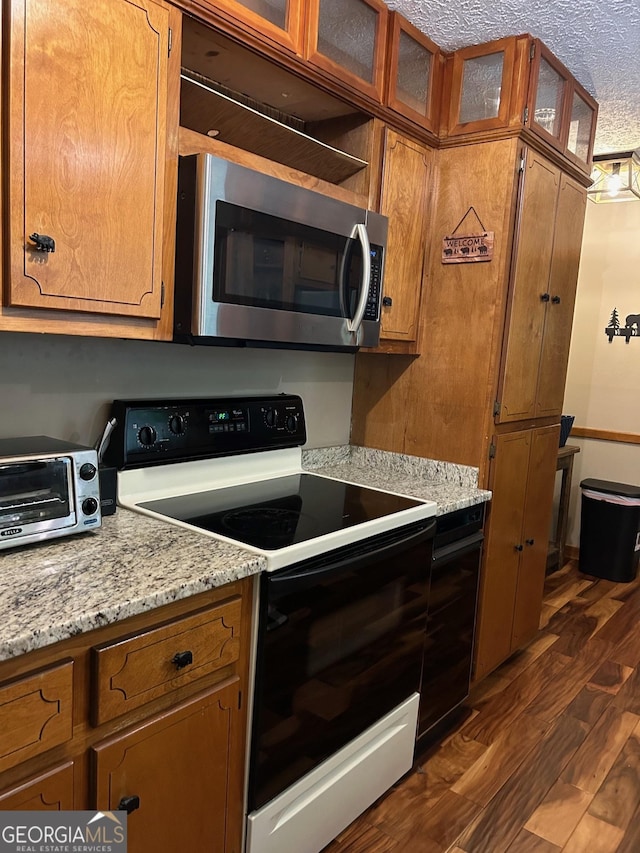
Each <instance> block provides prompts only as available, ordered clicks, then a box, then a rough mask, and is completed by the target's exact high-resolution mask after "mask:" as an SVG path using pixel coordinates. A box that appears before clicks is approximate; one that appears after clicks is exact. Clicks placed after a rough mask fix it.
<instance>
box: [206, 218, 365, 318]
mask: <svg viewBox="0 0 640 853" xmlns="http://www.w3.org/2000/svg"><path fill="white" fill-rule="evenodd" d="M361 271H362V253H361V249H360V244H359V243H358V241H356V240H349V239H346V238H343V237H340V236H338V235H336V234H331V233H329V232H328V231H322V230H320V229H317V228H312V227H309V226H308V225H300V224H298V223H295V222H291V221H289V220H285V219H280V218H278V217H276V216H270V215H268V214H265V213H259V212H257V211H253V210H249V209H248V208H245V207H238V206H236V205H233V204H229V203H228V202H225V201H218V202H216V238H215V264H214V281H213V299H214V301H216V302H222V303H230V304H233V305H248V306H252V307H255V308H272V309H273V308H275V309H277V310H280V311H298V312H301V313H305V314H322V315H324V316H329V317H352V316H353V313H354V311H355V306H356V302H357V297H358V293H359V290H360V287H361V277H362V272H361ZM343 279H344V280H345V286H344V287H342V286H341V282H342V280H343Z"/></svg>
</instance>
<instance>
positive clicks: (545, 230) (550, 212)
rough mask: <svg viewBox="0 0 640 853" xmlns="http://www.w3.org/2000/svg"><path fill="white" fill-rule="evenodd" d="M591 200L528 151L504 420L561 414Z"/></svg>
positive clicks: (512, 297) (503, 378)
mask: <svg viewBox="0 0 640 853" xmlns="http://www.w3.org/2000/svg"><path fill="white" fill-rule="evenodd" d="M585 198H586V193H585V190H584V188H583V187H581V186H580V185H579V184H578V183H577V182H575V181H573V180H572V179H571V178H569V177H567V176H566V175H564V174H563V173H562V172H561V171H560V170H559V169H558V168H557V167H556V166H554V165H553V164H552V163H550V162H549V161H548V160H547V159H546V158H544V157H543V156H542V155H540V154H537V153H535V152H533V151H531V150H530V151H528V152H527V156H526V164H525V169H524V176H523V185H522V193H521V203H520V215H519V220H518V223H517V234H516V243H515V250H514V256H513V267H512V280H511V294H510V306H509V318H508V323H507V335H506V343H505V349H504V353H503V364H502V375H501V383H500V390H499V392H498V398H499V401H500V411H499V414H498V416H497V420H498V422H509V421H518V420H523V419H526V418H534V417H548V416H558V415H560V414H561V412H562V402H563V398H564V384H565V379H566V366H567V358H568V354H569V343H570V339H571V324H572V319H573V308H574V303H575V293H576V285H577V279H578V266H579V261H580V251H581V246H582V230H583V225H584V213H585Z"/></svg>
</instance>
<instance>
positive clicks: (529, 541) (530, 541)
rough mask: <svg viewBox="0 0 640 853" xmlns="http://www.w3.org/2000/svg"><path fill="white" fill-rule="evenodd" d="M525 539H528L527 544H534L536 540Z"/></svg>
mask: <svg viewBox="0 0 640 853" xmlns="http://www.w3.org/2000/svg"><path fill="white" fill-rule="evenodd" d="M525 541H526V543H527V545H533V543H534V542H535V541H536V540H535V539H527V540H525Z"/></svg>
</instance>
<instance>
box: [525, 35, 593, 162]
mask: <svg viewBox="0 0 640 853" xmlns="http://www.w3.org/2000/svg"><path fill="white" fill-rule="evenodd" d="M530 55H531V58H532V59H531V80H530V86H529V97H528V101H527V108H526V121H527V125H528V126H529V127H530V128H531V129H532V130H534V131H535V132H536V133H537V134H539V135H540V136H542V137H543V138H544V139H545V140H546V141H547V142H549V143H550V144H551V145H554V146H555V147H556V148H558V149H559V150H560V151H562V153H563V154H565V156H567V157H568V158H569V159H570V160H572V161H573V162H575V163H577V164H578V165H582V166H586V165H588V164H590V163H591V157H592V154H593V140H594V137H595V133H596V118H597V115H598V105H597V103H596V102H595V101H594V99H593V98H592V97H591V95H589V93H588V92H587V91H586V90H585V89H584V88H583V87H582V86H581V85H580V84H579V83H578V81H577V80H576V79H575V78H574V77H573V76H572V75H571V73H570V72H569V71H568V70H567V69H566V68H565V66H564V65H563V64H562V63H561V62H560V60H559V59H557V58H556V57H555V56H554V55H553V54H552V53H551V51H550V50H549V49H548V48H547V47H545V45H544V44H543V43H542V42H541V41H540V40H539V39H535V40H534V41H533V43H532V45H531V50H530Z"/></svg>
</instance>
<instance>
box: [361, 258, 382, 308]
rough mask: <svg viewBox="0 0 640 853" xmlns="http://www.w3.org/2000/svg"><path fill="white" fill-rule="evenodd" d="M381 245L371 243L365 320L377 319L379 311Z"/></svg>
mask: <svg viewBox="0 0 640 853" xmlns="http://www.w3.org/2000/svg"><path fill="white" fill-rule="evenodd" d="M382 254H383V252H382V246H374V245H373V243H372V244H371V277H370V279H369V296H368V298H367V307H366V308H365V312H364V318H365V320H377V319H378V315H379V313H380V296H381V293H380V290H381V287H382Z"/></svg>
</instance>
